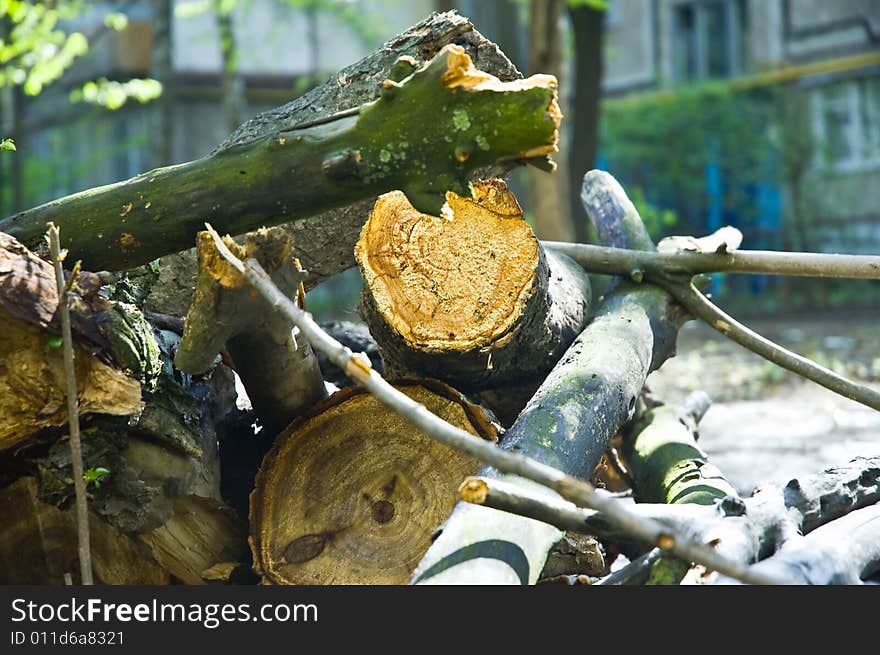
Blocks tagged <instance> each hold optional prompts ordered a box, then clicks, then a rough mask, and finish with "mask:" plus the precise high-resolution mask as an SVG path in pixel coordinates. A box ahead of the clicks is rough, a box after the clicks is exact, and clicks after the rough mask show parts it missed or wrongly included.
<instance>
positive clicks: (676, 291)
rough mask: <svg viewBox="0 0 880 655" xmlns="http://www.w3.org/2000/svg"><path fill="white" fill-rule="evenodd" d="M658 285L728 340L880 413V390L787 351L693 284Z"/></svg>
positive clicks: (672, 283) (668, 283)
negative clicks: (741, 320)
mask: <svg viewBox="0 0 880 655" xmlns="http://www.w3.org/2000/svg"><path fill="white" fill-rule="evenodd" d="M657 282H658V284H660V286H662V287H663V288H664V289H666V291H668V292H669V294H670V295H671V296H672V297H673V298H675V299H676V300H677V301H678V302H680V303H681V304H682V305H683V306H684V307H685V309H687V310H688V311H689V312H690V313H691V314H693V315H694V316H696V317H697V318H699V319H701V320H703V321H705V322H706V323H707V324H708V325H710V326H712V327H713V328H714V329H716V330H718V331H719V332H720V333H721V334H723V335H724V336H726V337H727V338H728V339H731V340H732V341H735V342H736V343H738V344H739V345H741V346H743V347H744V348H748V349H749V350H751V351H752V352H754V353H757V354H758V355H760V356H761V357H763V358H764V359H767V360H770V361H771V362H773V363H774V364H778V365H779V366H781V367H782V368H785V369H788V370H789V371H792V372H794V373H797V374H798V375H800V376H802V377H805V378H807V379H808V380H812V381H813V382H815V383H817V384H821V385H822V386H823V387H825V388H826V389H830V390H831V391H834V392H835V393H838V394H840V395H841V396H845V397H846V398H849V399H851V400H855V401H856V402H859V403H862V404H863V405H867V406H868V407H871V408H872V409H876V410H878V411H880V391H876V390H874V389H872V388H870V387H867V386H865V385H861V384H858V383H856V382H853V381H852V380H848V379H847V378H845V377H843V376H842V375H839V374H837V373H835V372H834V371H832V370H831V369H828V368H825V367H824V366H821V365H819V364H817V363H815V362H813V361H811V360H809V359H807V358H806V357H803V356H801V355H798V354H797V353H793V352H791V351H790V350H786V349H785V348H783V347H782V346H780V345H778V344H776V343H774V342H772V341H770V340H769V339H767V338H766V337H762V336H761V335H760V334H758V333H757V332H755V331H753V330H751V329H749V328H748V327H746V326H745V325H743V324H742V323H740V322H738V321H737V320H736V319H735V318H733V317H732V316H730V315H729V314H727V313H725V312H724V311H723V310H722V309H720V308H719V307H718V306H717V305H715V304H714V303H712V302H711V301H710V300H709V299H708V298H706V296H704V295H703V294H702V293H700V292H699V291H698V290H697V289H696V287H694V285H693V284H691V283H687V284H683V283H675V282H665V283H664V282H660V281H659V280H658V281H657Z"/></svg>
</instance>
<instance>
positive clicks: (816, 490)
mask: <svg viewBox="0 0 880 655" xmlns="http://www.w3.org/2000/svg"><path fill="white" fill-rule="evenodd" d="M461 495H462V498H463V500H466V501H467V502H471V503H475V504H479V505H483V506H485V507H491V508H493V509H496V510H500V511H504V512H511V513H513V514H517V515H519V516H523V517H527V518H530V519H534V520H536V521H541V522H544V523H548V524H551V525H555V526H556V527H557V528H559V529H560V530H570V531H572V532H581V533H584V534H591V535H595V536H597V537H601V538H602V539H605V540H610V541H627V540H630V539H631V535H630V534H629V533H628V532H627V531H626V530H622V529H621V528H620V526H619V525H618V524H616V523H615V522H614V521H613V520H612V519H611V518H610V517H608V516H605V515H603V513H602V512H597V511H591V510H587V509H582V508H580V507H576V506H575V505H574V504H573V503H571V502H563V501H561V500H558V499H554V498H549V497H548V496H547V494H543V495H538V494H535V493H534V492H532V491H530V490H528V489H526V488H524V487H522V486H521V485H517V484H511V483H510V482H505V481H502V480H495V479H491V478H485V477H474V478H468V479H467V480H465V482H464V483H463V484H462V487H461ZM878 502H880V457H873V458H856V459H854V460H852V461H851V462H849V463H848V464H846V465H844V466H841V467H836V468H832V469H828V470H826V471H824V472H823V473H820V474H818V475H812V476H807V477H805V478H802V479H794V480H792V481H790V482H789V483H788V484H787V485H786V486H785V487H784V488H781V489H780V488H776V487H773V486H765V487H762V488H761V489H759V490H758V491H757V492H756V493H755V494H754V495H753V496H752V497H750V498H747V499H745V500H744V501H742V500H739V499H738V498H735V497H726V498H724V499H722V500H721V501H720V502H719V503H718V504H717V505H715V506H705V505H690V504H688V505H666V504H659V503H637V504H633V505H629V506H628V508H627V509H628V511H629V512H630V513H631V514H633V515H635V516H639V517H642V518H645V519H649V520H651V521H657V522H659V523H661V524H663V525H666V526H668V527H669V529H670V530H672V531H674V532H675V533H676V534H685V535H688V537H689V538H690V539H692V540H694V541H695V542H697V543H702V544H710V543H711V544H713V547H714V549H715V550H716V551H717V554H718V555H719V556H721V557H723V558H725V559H727V560H728V561H733V562H735V563H736V564H737V565H738V566H743V567H745V566H747V565H748V564H750V563H752V562H756V561H759V560H762V559H764V558H767V557H769V556H771V555H772V554H773V553H774V552H776V551H777V550H780V548H782V551H781V552H784V548H783V546H784V544H785V543H786V542H788V541H789V540H791V539H795V540H797V539H799V538H800V534H802V533H803V534H807V533H811V532H812V530H815V529H817V528H819V527H820V526H822V525H826V524H829V523H832V522H836V521H837V520H838V519H840V518H841V517H844V516H846V515H848V514H850V513H851V512H854V511H855V510H858V509H861V508H864V507H869V506H872V505H876V504H877V503H878ZM673 554H675V553H673ZM690 561H695V560H690ZM860 561H862V560H860ZM756 569H757V567H751V568H749V569H748V570H749V572H750V573H755V572H756ZM769 572H770V573H771V575H772V574H777V576H778V575H779V574H780V570H779V569H778V568H774V569H773V570H772V571H769ZM730 577H733V576H730ZM738 579H740V580H742V578H738ZM783 579H784V580H785V581H786V582H795V583H797V582H798V580H796V578H794V577H790V576H785V575H784V574H783Z"/></svg>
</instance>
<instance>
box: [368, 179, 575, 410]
mask: <svg viewBox="0 0 880 655" xmlns="http://www.w3.org/2000/svg"><path fill="white" fill-rule="evenodd" d="M446 198H447V202H448V204H449V206H450V208H451V210H452V212H451V213H452V218H451V220H449V219H446V218H442V217H437V216H430V215H426V214H422V213H420V212H419V211H417V210H416V209H414V208H413V207H412V205H411V204H410V203H409V202H408V200H407V199H406V197H405V196H404V195H403V194H402V193H399V192H392V193H388V194H385V195H384V196H381V197H380V198H379V200H378V201H377V202H376V205H375V207H374V209H373V212H372V214H371V215H370V218H369V220H368V221H367V223H366V224H365V225H364V227H363V229H362V231H361V237H360V239H359V241H358V243H357V246H356V248H355V257H356V259H357V261H358V265H359V266H360V270H361V273H362V274H363V277H364V282H365V284H364V291H363V294H362V296H361V304H360V313H361V316H362V317H363V319H364V321H365V322H366V324H367V326H368V327H369V329H370V334H372V336H373V337H374V338H375V340H376V344H377V345H378V348H379V353H380V355H381V357H382V365H383V366H384V368H385V371H386V372H387V373H390V374H392V375H398V376H400V375H409V376H419V377H429V378H436V379H439V380H443V381H444V382H447V383H449V384H451V385H453V386H454V387H455V388H457V389H460V390H461V391H464V392H465V393H468V394H480V395H479V399H480V402H481V403H482V404H485V405H486V406H488V407H489V408H490V409H492V410H493V411H494V412H495V413H496V415H498V416H499V417H501V420H502V421H504V422H505V424H509V423H510V422H512V421H513V419H514V418H515V417H516V416H517V414H518V413H519V411H520V410H521V409H522V407H523V405H524V404H525V401H526V400H527V399H528V398H530V397H531V396H532V394H533V393H534V391H535V389H536V388H537V386H538V385H539V384H540V383H541V381H542V380H543V379H544V378H545V377H546V376H547V373H549V371H550V369H552V368H553V366H554V365H555V364H556V362H557V361H558V360H559V358H560V357H561V356H562V353H563V352H565V350H566V349H567V348H568V346H569V344H571V342H572V341H573V340H574V338H575V337H576V336H577V335H578V334H580V333H581V331H582V330H583V329H584V326H585V325H586V323H587V319H588V316H589V305H590V296H591V293H590V281H589V277H588V276H587V274H586V273H585V272H584V270H583V269H582V268H581V267H579V266H578V265H577V264H575V263H574V262H573V261H572V260H570V259H569V258H567V257H565V256H564V255H556V254H554V253H552V252H549V251H547V250H545V249H544V248H542V247H541V245H540V243H539V242H538V240H537V238H536V237H535V235H534V233H533V232H532V230H531V228H530V227H529V225H528V223H526V221H525V219H524V218H523V213H522V209H521V208H520V206H519V204H518V203H517V201H516V198H515V197H514V196H513V194H512V193H511V192H510V191H508V189H507V186H506V185H505V183H504V181H503V180H500V179H492V180H487V181H481V182H477V183H475V184H474V185H473V198H463V197H460V196H458V195H455V194H454V193H452V192H449V193H447V194H446ZM484 392H488V395H486V394H485V393H484Z"/></svg>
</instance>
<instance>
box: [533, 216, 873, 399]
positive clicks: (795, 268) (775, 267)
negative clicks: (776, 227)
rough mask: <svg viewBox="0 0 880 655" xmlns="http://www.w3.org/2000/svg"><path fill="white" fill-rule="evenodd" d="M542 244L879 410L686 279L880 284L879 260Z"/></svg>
mask: <svg viewBox="0 0 880 655" xmlns="http://www.w3.org/2000/svg"><path fill="white" fill-rule="evenodd" d="M722 229H723V228H722ZM544 245H546V246H548V247H549V248H551V249H553V250H557V251H558V252H561V253H563V254H566V255H568V256H569V257H571V258H572V259H574V260H575V261H576V262H577V263H578V264H580V265H581V266H583V267H584V269H585V270H587V271H589V272H591V273H604V274H608V275H621V276H624V277H629V278H630V279H632V280H635V281H636V282H642V281H643V280H644V281H646V282H651V283H654V284H656V285H658V286H660V287H662V288H663V289H665V290H666V291H667V292H668V293H669V294H670V295H671V296H672V297H674V298H675V299H676V300H677V301H678V302H679V303H681V304H682V305H683V306H684V307H685V308H686V309H687V310H688V311H689V312H690V313H691V314H693V315H694V316H695V317H697V318H699V319H701V320H703V321H705V322H706V323H707V324H708V325H710V326H711V327H713V328H714V329H716V330H718V331H719V332H721V334H723V335H724V336H726V337H727V338H729V339H730V340H732V341H735V342H736V343H738V344H739V345H741V346H743V347H744V348H747V349H749V350H751V351H752V352H754V353H757V354H758V355H760V356H761V357H763V358H765V359H767V360H769V361H771V362H773V363H774V364H777V365H779V366H781V367H783V368H785V369H788V370H789V371H792V372H793V373H797V374H798V375H800V376H802V377H805V378H807V379H808V380H812V381H813V382H815V383H817V384H820V385H822V386H823V387H825V388H826V389H830V390H831V391H834V392H835V393H838V394H840V395H841V396H844V397H845V398H849V399H851V400H855V401H856V402H859V403H862V404H863V405H866V406H868V407H871V408H872V409H876V410H880V392H878V391H875V390H874V389H871V388H870V387H867V386H865V385H861V384H858V383H856V382H853V381H852V380H849V379H847V378H845V377H843V376H842V375H839V374H837V373H835V372H834V371H832V370H830V369H828V368H825V367H824V366H821V365H819V364H817V363H815V362H813V361H811V360H809V359H807V358H806V357H803V356H801V355H798V354H796V353H793V352H791V351H790V350H787V349H785V348H783V347H782V346H780V345H779V344H777V343H774V342H773V341H770V340H769V339H767V338H766V337H762V336H761V335H760V334H757V333H756V332H754V331H753V330H751V329H749V328H748V327H746V326H745V325H743V324H742V323H739V322H738V321H737V320H736V319H734V318H733V317H731V316H729V315H728V314H727V313H725V312H724V311H723V310H722V309H720V308H719V307H718V306H717V305H715V304H714V303H712V302H711V301H710V300H709V299H708V298H706V297H705V296H704V295H703V294H702V293H700V292H699V291H698V290H697V289H696V287H694V286H693V284H692V283H691V281H690V280H689V279H688V278H689V277H691V276H693V275H696V274H698V273H711V272H736V273H757V274H771V275H801V276H815V277H841V278H844V277H845V278H860V279H880V257H874V256H862V255H823V254H815V253H774V252H748V251H742V250H740V251H735V252H730V253H697V252H670V253H655V252H641V251H636V250H626V249H622V248H604V247H601V246H591V245H587V244H580V243H561V242H556V241H553V242H544Z"/></svg>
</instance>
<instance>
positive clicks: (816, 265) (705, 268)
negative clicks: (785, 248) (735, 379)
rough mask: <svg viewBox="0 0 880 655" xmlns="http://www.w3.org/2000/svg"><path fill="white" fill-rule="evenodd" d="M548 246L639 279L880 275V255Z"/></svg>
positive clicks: (588, 265)
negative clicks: (724, 275)
mask: <svg viewBox="0 0 880 655" xmlns="http://www.w3.org/2000/svg"><path fill="white" fill-rule="evenodd" d="M541 243H542V244H543V245H544V246H546V247H547V248H550V249H551V250H555V251H557V252H560V253H562V254H564V255H568V256H569V257H571V258H572V259H574V260H575V261H576V262H578V263H579V264H580V265H581V266H583V267H584V268H585V269H587V270H588V271H590V272H591V273H602V274H605V275H620V276H622V277H628V278H633V277H635V276H637V275H638V273H639V272H640V273H641V274H642V275H643V276H644V277H645V278H652V277H658V276H663V275H675V274H688V275H699V274H701V273H750V274H754V275H789V276H801V277H829V278H851V279H862V280H880V257H878V256H875V255H836V254H824V253H812V252H772V251H769V252H768V251H760V250H737V251H735V252H712V251H709V252H705V251H702V252H690V251H679V252H643V251H637V250H626V249H624V248H608V247H605V246H597V245H591V244H584V243H565V242H563V241H542V242H541Z"/></svg>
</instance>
